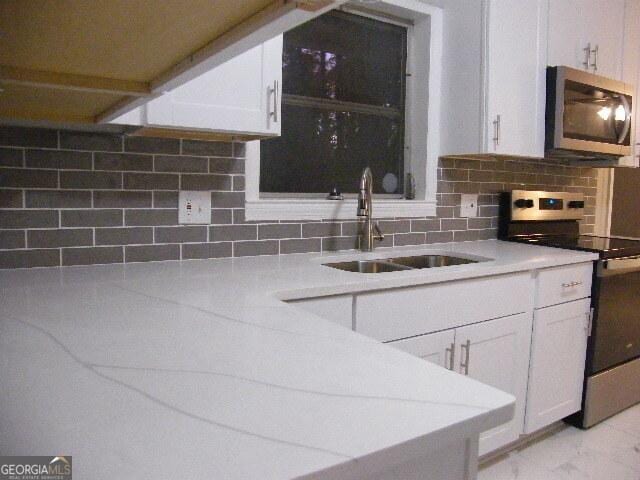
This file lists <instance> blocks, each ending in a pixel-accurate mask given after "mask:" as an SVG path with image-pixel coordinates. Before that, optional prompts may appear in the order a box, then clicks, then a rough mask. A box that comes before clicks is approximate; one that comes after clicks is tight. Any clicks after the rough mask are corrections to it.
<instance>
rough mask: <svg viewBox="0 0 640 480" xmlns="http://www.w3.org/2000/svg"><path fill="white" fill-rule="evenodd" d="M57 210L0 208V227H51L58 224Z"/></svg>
mask: <svg viewBox="0 0 640 480" xmlns="http://www.w3.org/2000/svg"><path fill="white" fill-rule="evenodd" d="M58 216H59V214H58V211H57V210H8V209H0V228H51V227H57V226H58Z"/></svg>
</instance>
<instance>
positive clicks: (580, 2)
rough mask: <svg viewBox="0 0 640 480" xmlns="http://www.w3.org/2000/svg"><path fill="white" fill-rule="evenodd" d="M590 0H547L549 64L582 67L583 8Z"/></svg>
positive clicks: (584, 35)
mask: <svg viewBox="0 0 640 480" xmlns="http://www.w3.org/2000/svg"><path fill="white" fill-rule="evenodd" d="M589 3H591V1H590V0H549V21H548V46H547V49H548V59H547V62H548V64H549V65H551V66H553V67H555V66H560V65H564V66H567V67H572V68H578V69H584V65H583V62H584V61H585V56H586V53H585V52H584V50H583V48H585V47H586V45H587V42H589V40H587V39H586V36H587V35H586V28H585V19H584V16H583V8H585V7H586V5H587V4H589Z"/></svg>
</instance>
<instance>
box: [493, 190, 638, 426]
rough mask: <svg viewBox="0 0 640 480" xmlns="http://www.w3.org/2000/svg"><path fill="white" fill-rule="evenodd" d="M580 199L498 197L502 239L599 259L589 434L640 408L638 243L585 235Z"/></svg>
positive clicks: (587, 398) (581, 416) (518, 193)
mask: <svg viewBox="0 0 640 480" xmlns="http://www.w3.org/2000/svg"><path fill="white" fill-rule="evenodd" d="M583 215H584V198H583V196H582V194H579V193H568V192H539V191H537V192H532V191H525V190H514V191H512V192H508V193H504V194H502V195H501V201H500V221H499V228H498V237H499V238H500V239H501V240H508V241H513V242H522V243H529V244H534V245H542V246H546V247H556V248H566V249H570V250H583V251H588V252H595V253H598V255H599V256H600V259H599V260H598V261H596V262H595V265H594V277H593V287H592V294H591V306H592V312H593V326H592V331H591V336H590V337H589V342H588V347H587V361H586V365H585V383H584V393H583V403H582V410H581V411H580V412H579V413H577V414H575V415H572V416H571V417H568V418H567V419H566V420H567V421H569V422H570V423H572V424H574V425H576V426H579V427H582V428H588V427H591V426H592V425H594V424H596V423H598V422H600V421H602V420H604V419H605V418H607V417H610V416H611V415H614V414H616V413H618V412H619V411H621V410H624V409H625V408H628V407H630V406H631V405H634V404H635V403H638V402H640V241H638V240H628V239H620V238H610V237H597V236H590V235H580V233H579V223H578V221H579V220H580V219H582V217H583Z"/></svg>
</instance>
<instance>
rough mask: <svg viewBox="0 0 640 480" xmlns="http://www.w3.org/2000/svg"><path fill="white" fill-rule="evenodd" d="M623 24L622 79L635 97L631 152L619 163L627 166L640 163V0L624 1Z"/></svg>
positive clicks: (635, 165)
mask: <svg viewBox="0 0 640 480" xmlns="http://www.w3.org/2000/svg"><path fill="white" fill-rule="evenodd" d="M624 18H625V26H624V55H623V57H622V81H623V82H625V83H628V84H630V85H635V87H636V90H635V93H636V97H635V99H634V101H635V102H636V104H634V105H633V111H634V112H635V113H634V121H635V128H634V131H633V132H631V141H632V142H633V144H634V149H633V153H632V154H631V155H629V156H628V157H624V158H622V159H621V162H620V164H621V165H624V166H627V167H638V166H639V165H640V122H639V120H640V108H638V106H637V102H638V99H640V21H638V19H640V0H627V1H626V2H625V15H624Z"/></svg>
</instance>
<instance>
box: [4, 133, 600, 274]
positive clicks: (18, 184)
mask: <svg viewBox="0 0 640 480" xmlns="http://www.w3.org/2000/svg"><path fill="white" fill-rule="evenodd" d="M244 156H245V144H244V143H241V142H236V143H229V142H206V141H200V140H187V139H182V140H179V139H166V138H151V137H133V136H132V137H129V136H123V135H120V134H113V133H93V132H73V131H59V132H58V131H57V130H47V129H39V128H23V127H0V268H24V267H40V266H56V265H89V264H103V263H122V262H141V261H156V260H175V259H180V258H182V259H202V258H221V257H232V256H236V257H242V256H253V255H275V254H287V253H303V252H320V251H336V250H348V249H354V248H357V247H358V242H359V240H358V236H357V235H358V231H359V227H360V222H359V221H358V220H357V219H356V218H355V215H354V218H353V219H352V220H344V221H335V220H334V221H330V220H327V221H305V222H296V221H287V222H284V221H282V222H278V221H263V222H255V221H246V220H245V210H244V196H245V194H244V189H245V176H244V172H245V160H244V158H243V157H244ZM519 182H526V184H525V185H524V186H523V185H520V184H519ZM596 182H597V178H596V173H595V170H593V169H591V168H585V167H572V166H568V165H560V164H557V163H554V162H549V161H543V160H535V159H511V158H482V159H478V158H441V159H440V160H439V168H438V193H437V200H438V205H437V208H436V212H437V216H436V217H433V218H412V219H404V218H391V219H380V224H381V226H382V229H383V231H384V232H385V235H386V237H385V240H384V242H382V243H378V244H377V245H378V246H394V245H395V246H400V245H414V244H421V243H434V242H450V241H454V240H455V241H467V240H482V239H490V238H496V226H497V215H498V198H499V197H498V193H499V192H500V191H502V190H509V189H512V188H530V189H535V190H567V191H577V192H583V193H584V194H585V195H586V205H587V212H586V213H587V215H586V217H585V220H584V221H583V222H582V225H581V231H583V232H593V222H594V221H595V220H594V214H595V197H596V188H595V187H596ZM180 186H182V188H184V189H194V190H200V189H202V190H212V192H211V200H212V210H211V224H210V225H195V226H179V225H178V214H177V206H178V190H179V188H180ZM460 193H477V194H479V198H478V204H479V212H478V214H479V216H478V217H477V218H470V219H466V218H460Z"/></svg>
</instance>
